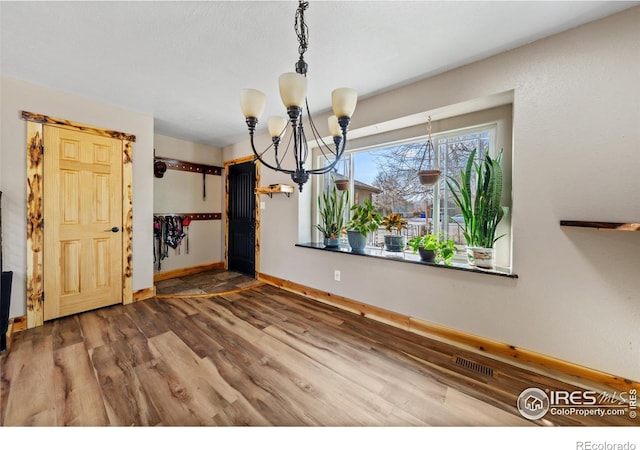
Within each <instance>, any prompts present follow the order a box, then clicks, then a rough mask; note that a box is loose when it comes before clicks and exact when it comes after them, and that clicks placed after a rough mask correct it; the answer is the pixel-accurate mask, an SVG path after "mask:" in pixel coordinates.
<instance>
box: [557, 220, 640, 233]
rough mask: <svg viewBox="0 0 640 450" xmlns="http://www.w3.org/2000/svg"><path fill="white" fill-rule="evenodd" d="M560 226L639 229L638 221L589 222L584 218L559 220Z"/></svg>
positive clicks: (639, 223)
mask: <svg viewBox="0 0 640 450" xmlns="http://www.w3.org/2000/svg"><path fill="white" fill-rule="evenodd" d="M560 226H563V227H579V228H596V229H598V230H612V231H640V222H589V221H585V220H561V221H560Z"/></svg>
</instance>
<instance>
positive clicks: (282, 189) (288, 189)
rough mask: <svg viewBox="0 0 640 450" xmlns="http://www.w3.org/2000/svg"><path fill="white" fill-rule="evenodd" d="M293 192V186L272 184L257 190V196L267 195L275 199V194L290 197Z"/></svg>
mask: <svg viewBox="0 0 640 450" xmlns="http://www.w3.org/2000/svg"><path fill="white" fill-rule="evenodd" d="M292 192H293V186H289V185H288V184H270V185H269V186H263V187H257V188H256V194H267V195H268V196H269V197H273V194H287V197H290V196H291V193H292Z"/></svg>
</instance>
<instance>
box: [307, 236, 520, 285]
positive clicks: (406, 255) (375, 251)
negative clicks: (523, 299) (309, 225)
mask: <svg viewBox="0 0 640 450" xmlns="http://www.w3.org/2000/svg"><path fill="white" fill-rule="evenodd" d="M296 247H302V248H310V249H314V250H321V251H324V252H332V253H343V254H347V255H355V256H365V257H369V258H377V259H386V260H391V261H398V262H402V263H409V264H419V265H421V266H429V267H437V268H440V269H449V270H460V271H463V272H474V273H480V274H483V275H495V276H500V277H507V278H518V275H517V274H515V273H513V272H511V271H510V270H508V269H503V268H495V269H491V270H490V269H480V268H477V267H473V266H470V265H468V264H461V263H458V262H452V263H451V265H445V264H443V263H432V262H425V261H422V260H421V259H420V256H418V255H415V254H413V253H412V251H411V250H409V251H405V252H388V251H385V250H384V249H381V248H372V247H367V248H365V249H364V251H363V252H362V253H354V252H352V251H351V249H350V248H349V247H338V248H327V247H325V246H324V244H319V243H313V242H308V243H303V244H296Z"/></svg>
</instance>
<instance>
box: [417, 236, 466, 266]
mask: <svg viewBox="0 0 640 450" xmlns="http://www.w3.org/2000/svg"><path fill="white" fill-rule="evenodd" d="M407 245H408V246H409V247H411V248H412V249H413V253H419V254H420V259H422V260H423V261H426V262H440V261H444V263H445V264H447V265H450V264H451V258H453V255H455V253H456V251H457V248H456V246H455V244H454V242H453V241H452V240H451V239H447V240H446V241H445V240H441V239H438V236H436V235H435V234H425V235H424V236H416V237H414V238H413V239H411V240H410V241H409V242H407Z"/></svg>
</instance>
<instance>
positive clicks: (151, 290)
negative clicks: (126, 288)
mask: <svg viewBox="0 0 640 450" xmlns="http://www.w3.org/2000/svg"><path fill="white" fill-rule="evenodd" d="M155 295H156V287H155V286H151V287H148V288H146V289H140V290H138V291H135V292H134V293H133V301H134V302H139V301H140V300H147V299H149V298H153V297H155Z"/></svg>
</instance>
